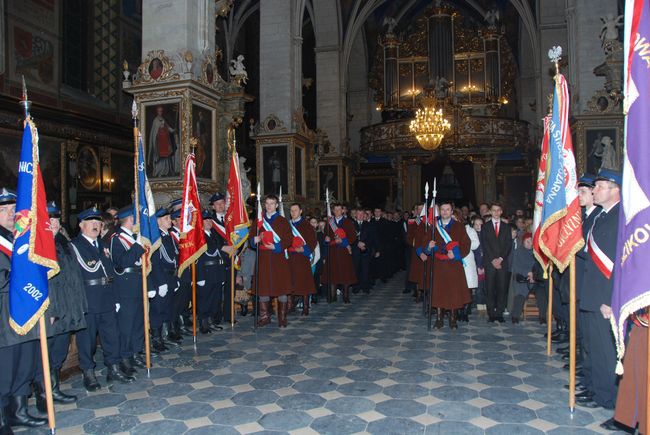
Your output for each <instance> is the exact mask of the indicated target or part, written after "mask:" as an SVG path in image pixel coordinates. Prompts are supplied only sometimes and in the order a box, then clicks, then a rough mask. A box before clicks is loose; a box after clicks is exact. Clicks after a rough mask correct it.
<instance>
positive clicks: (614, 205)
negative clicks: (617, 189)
mask: <svg viewBox="0 0 650 435" xmlns="http://www.w3.org/2000/svg"><path fill="white" fill-rule="evenodd" d="M619 202H621V201H616V202H615V203H614V204H613V205H612V206H611V207H610V208H608V209H607V210H605V209H604V208H603V211H604V212H605V213H609V211H610V210H611V209H613V208H614V207H616V204H618V203H619Z"/></svg>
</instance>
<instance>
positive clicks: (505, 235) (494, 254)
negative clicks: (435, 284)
mask: <svg viewBox="0 0 650 435" xmlns="http://www.w3.org/2000/svg"><path fill="white" fill-rule="evenodd" d="M501 214H503V209H502V208H501V204H499V203H496V202H495V203H493V204H492V205H491V206H490V215H491V219H490V220H488V221H487V222H486V223H485V225H483V230H482V231H481V246H482V247H483V265H484V267H485V286H486V289H487V304H486V305H487V312H488V321H489V322H494V321H498V322H500V323H503V322H504V319H503V311H504V310H505V308H506V301H507V299H508V271H507V270H506V267H505V266H506V264H505V260H506V259H507V258H508V255H509V254H510V250H511V249H512V237H511V232H510V228H509V227H508V225H507V224H506V223H505V222H504V221H502V220H501Z"/></svg>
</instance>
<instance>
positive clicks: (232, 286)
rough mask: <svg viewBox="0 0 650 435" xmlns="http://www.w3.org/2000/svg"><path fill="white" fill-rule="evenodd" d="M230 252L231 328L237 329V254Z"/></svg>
mask: <svg viewBox="0 0 650 435" xmlns="http://www.w3.org/2000/svg"><path fill="white" fill-rule="evenodd" d="M233 247H234V246H233ZM234 252H235V251H234V250H233V251H232V252H231V253H230V328H231V329H235V255H234Z"/></svg>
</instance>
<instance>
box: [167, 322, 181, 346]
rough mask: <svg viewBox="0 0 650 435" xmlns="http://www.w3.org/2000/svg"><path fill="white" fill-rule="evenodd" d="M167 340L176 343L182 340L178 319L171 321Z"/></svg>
mask: <svg viewBox="0 0 650 435" xmlns="http://www.w3.org/2000/svg"><path fill="white" fill-rule="evenodd" d="M167 340H169V341H170V342H171V343H175V344H178V345H180V344H181V343H182V342H183V336H182V335H181V325H180V323H179V322H178V321H176V322H172V324H171V328H169V334H167Z"/></svg>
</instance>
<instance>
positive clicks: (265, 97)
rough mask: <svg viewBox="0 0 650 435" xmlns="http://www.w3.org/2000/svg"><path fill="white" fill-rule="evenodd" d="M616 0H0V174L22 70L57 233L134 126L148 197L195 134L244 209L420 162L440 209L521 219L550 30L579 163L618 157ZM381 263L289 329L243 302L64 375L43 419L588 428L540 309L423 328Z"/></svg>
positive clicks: (333, 196) (120, 178) (115, 164)
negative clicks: (198, 328) (215, 317)
mask: <svg viewBox="0 0 650 435" xmlns="http://www.w3.org/2000/svg"><path fill="white" fill-rule="evenodd" d="M624 8H625V2H624V1H623V0H390V1H389V0H0V35H2V44H0V186H8V187H11V188H13V187H14V186H15V185H16V182H17V177H18V161H19V153H18V152H17V150H18V149H19V144H20V137H21V135H22V129H23V118H22V109H21V106H20V105H19V101H20V99H21V98H22V95H23V81H24V83H25V85H26V88H27V91H28V93H29V99H30V100H31V101H32V106H31V116H32V117H33V120H34V122H35V124H36V126H37V127H38V131H39V146H40V163H41V169H42V174H43V178H44V182H45V189H46V192H47V199H48V201H56V203H57V204H59V207H60V209H61V215H62V216H61V217H62V223H63V225H64V226H67V227H68V228H70V229H72V230H73V231H74V229H76V228H77V226H78V222H79V218H78V214H79V213H80V212H81V211H83V210H86V209H88V208H90V207H93V206H96V207H97V208H99V209H101V210H106V209H107V208H109V207H116V208H120V207H122V206H124V205H126V204H127V203H130V202H131V201H132V195H133V190H134V169H133V168H134V160H133V159H134V149H135V148H134V136H133V126H134V122H135V124H136V125H137V126H138V127H139V131H140V133H141V140H142V143H143V147H144V150H145V162H146V172H147V176H148V178H149V182H150V184H151V189H152V191H153V195H154V198H155V202H156V204H157V205H160V206H166V205H167V204H169V203H170V202H171V201H172V200H173V199H175V198H177V197H179V196H180V194H181V191H182V188H183V177H184V175H185V174H184V166H183V162H184V161H185V158H186V156H187V155H188V154H189V153H191V152H194V154H195V156H196V178H197V183H198V191H199V196H200V199H201V201H202V202H203V203H204V205H205V206H206V207H207V203H208V198H210V197H211V195H212V194H213V193H214V192H217V191H220V192H224V191H225V189H226V185H227V182H228V177H229V171H230V169H229V168H230V160H229V158H230V154H229V153H230V150H231V149H232V147H235V149H236V150H237V152H238V153H239V159H240V174H241V177H242V189H243V192H244V199H245V200H246V202H247V204H248V206H249V210H250V211H251V212H254V211H255V209H254V207H255V204H256V197H257V196H258V195H262V196H263V195H267V194H276V195H277V194H281V195H282V197H283V198H284V202H285V204H291V203H293V202H297V203H300V204H302V206H303V209H304V210H306V213H307V214H309V215H310V216H319V217H320V216H323V215H324V214H325V210H326V208H325V207H326V206H325V201H326V199H329V200H331V201H334V202H337V203H339V202H340V203H342V204H344V205H346V206H347V207H348V209H374V208H380V209H382V210H385V211H390V212H410V211H412V210H413V207H414V206H415V205H416V204H417V203H421V202H422V201H423V200H424V194H425V193H424V192H425V186H427V189H429V187H430V186H433V185H434V180H435V185H436V190H437V195H438V199H443V200H448V201H451V203H453V204H454V205H455V206H456V207H461V206H465V207H467V208H468V209H470V210H478V207H479V205H480V204H483V203H487V204H489V203H493V202H498V203H500V204H501V205H502V207H503V210H504V216H505V215H511V214H514V213H515V211H516V210H523V214H524V215H525V216H527V217H532V214H533V208H534V201H535V181H536V177H537V170H538V164H539V159H540V143H541V140H542V136H543V133H544V117H545V116H546V115H547V114H548V113H549V110H550V109H551V106H550V100H549V95H552V92H553V88H554V86H555V83H554V75H555V72H556V70H555V65H554V64H553V63H552V62H551V61H550V60H549V57H548V52H549V50H551V49H552V48H553V47H556V46H560V47H562V55H561V58H560V60H559V63H558V68H559V69H560V71H561V72H562V73H563V74H564V75H565V77H566V79H567V82H568V85H569V92H570V115H569V120H570V125H571V132H572V139H573V146H574V149H575V157H576V165H577V170H578V175H580V174H582V173H584V172H590V173H597V172H598V171H599V169H611V170H620V169H621V165H622V155H623V145H622V144H623V137H624V134H623V129H624V116H623V104H622V100H623V97H622V95H623V91H622V89H623V46H622V42H621V41H622V38H623V26H622V22H621V21H618V18H617V17H619V16H621V15H622V14H623V13H624ZM163 131H164V133H161V132H163ZM135 142H136V143H137V139H136V140H135ZM258 186H259V187H258ZM427 192H428V191H427ZM397 276H398V277H399V276H401V275H397ZM396 279H397V280H398V281H399V280H403V278H393V279H392V280H389V281H388V283H380V284H379V285H378V286H377V287H376V289H373V293H372V294H371V295H370V296H371V297H369V298H367V299H365V300H363V301H362V300H361V299H360V296H359V295H357V296H356V297H357V302H355V301H353V302H355V303H353V305H352V307H349V306H343V305H337V306H336V307H329V306H326V304H323V303H320V304H318V305H317V306H316V308H314V310H313V313H312V315H311V316H310V317H309V318H308V320H304V319H300V321H298V320H294V321H293V325H291V326H290V327H289V328H288V329H286V330H284V331H283V330H280V329H276V328H273V329H269V328H267V329H259V330H255V331H253V329H252V327H250V328H249V326H250V325H248V322H249V317H246V318H244V317H242V318H238V325H236V326H235V327H234V329H232V330H230V328H229V327H228V328H224V330H223V331H220V332H218V333H214V334H212V335H211V336H210V337H209V338H207V337H206V338H201V339H200V340H203V343H205V344H202V343H201V342H200V341H199V345H198V348H193V347H192V346H191V345H190V344H187V345H185V346H183V347H182V348H180V349H179V350H177V351H175V352H174V353H172V354H169V355H166V356H162V357H160V358H159V359H157V360H155V361H154V367H153V369H152V371H151V377H150V378H145V377H144V375H143V376H142V377H141V379H138V381H137V382H136V383H133V384H129V385H116V386H114V387H113V388H112V389H111V390H110V391H107V390H104V391H101V392H99V393H86V392H85V391H84V390H83V387H82V385H81V381H80V379H79V378H78V377H75V376H74V375H72V376H71V377H70V378H69V379H68V380H66V381H65V382H66V384H65V385H66V388H71V389H72V390H73V391H75V392H76V393H77V394H78V395H79V397H80V399H79V401H78V403H76V404H73V405H64V406H63V407H60V408H59V410H58V411H57V416H59V427H60V429H59V433H118V432H131V433H137V434H144V433H154V432H155V433H157V434H163V433H176V434H179V433H187V434H190V433H191V434H200V433H205V434H207V433H224V434H225V433H263V432H264V433H292V434H298V433H300V434H302V433H305V434H306V433H335V434H343V433H427V434H428V433H432V434H433V433H436V434H437V433H440V434H474V433H477V434H478V433H481V434H483V433H486V434H501V433H503V434H505V433H521V434H529V433H530V434H533V433H553V434H568V433H575V434H578V433H579V434H587V433H605V432H603V429H602V428H600V427H599V424H600V423H602V422H603V421H605V420H607V419H608V418H610V417H611V414H612V412H611V410H607V409H600V408H598V409H584V408H580V407H579V408H578V409H577V410H576V411H575V413H574V414H573V415H572V416H569V412H568V411H567V409H566V406H564V403H565V402H566V393H567V391H566V390H565V389H564V385H565V384H566V383H567V382H568V380H567V373H568V372H566V371H564V370H562V366H563V365H564V363H565V361H563V360H561V359H560V356H559V355H553V356H552V357H547V356H546V353H545V343H546V339H545V338H544V333H545V332H546V327H542V326H540V325H539V324H538V322H536V321H529V322H525V323H522V325H521V326H520V327H519V325H514V324H513V325H509V324H508V323H506V324H505V325H503V326H498V329H494V328H497V327H494V328H492V329H489V330H488V329H486V328H487V327H486V326H484V325H483V324H484V323H485V320H483V319H480V318H478V317H476V318H474V317H473V318H472V321H471V322H470V323H469V324H468V325H466V326H464V327H461V329H460V330H459V331H456V332H455V333H450V332H449V331H446V333H445V334H442V333H440V332H433V333H432V332H427V328H426V322H425V321H424V320H423V319H422V315H421V313H420V308H419V306H417V305H413V304H412V303H411V302H410V301H409V303H408V304H407V303H406V302H404V301H405V299H404V298H403V297H402V295H401V289H402V287H400V286H401V285H402V283H401V282H399V283H398V282H396V281H395V280H396ZM372 296H374V298H372ZM306 319H307V318H306ZM479 323H480V324H479ZM360 331H362V332H363V334H359V332H360ZM287 336H289V339H288V340H287ZM287 341H289V343H287ZM186 342H187V340H186ZM197 349H198V350H197ZM69 359H71V360H73V361H72V362H71V363H70V364H69V366H67V367H66V368H67V369H69V370H70V373H74V358H69ZM57 406H58V405H57ZM18 431H20V430H18ZM32 431H33V432H32ZM26 433H46V430H45V429H30V430H29V431H28V432H26Z"/></svg>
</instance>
